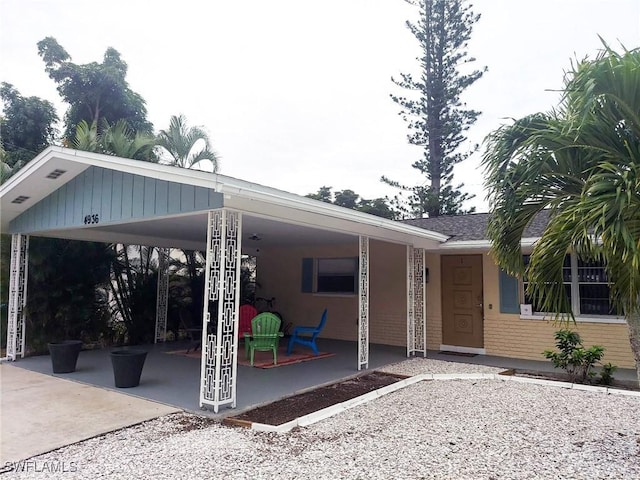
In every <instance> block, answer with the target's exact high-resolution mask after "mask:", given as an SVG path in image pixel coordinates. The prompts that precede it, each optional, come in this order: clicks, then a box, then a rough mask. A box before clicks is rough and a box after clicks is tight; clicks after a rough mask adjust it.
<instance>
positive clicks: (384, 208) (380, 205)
mask: <svg viewBox="0 0 640 480" xmlns="http://www.w3.org/2000/svg"><path fill="white" fill-rule="evenodd" d="M331 188H332V187H327V186H324V187H320V188H319V189H318V191H317V192H316V193H310V194H308V195H306V196H307V197H308V198H313V199H314V200H320V201H321V202H325V203H333V204H334V205H339V206H341V207H345V208H350V209H351V210H357V211H359V212H364V213H369V214H371V215H376V216H378V217H383V218H389V219H391V220H394V219H396V218H397V217H398V215H399V212H398V211H397V210H396V209H394V208H393V206H392V205H391V204H390V203H389V201H388V199H386V198H376V199H373V200H366V199H364V198H361V197H360V195H358V194H357V193H356V192H354V191H353V190H348V189H347V190H339V191H337V192H335V195H334V193H333V192H332V191H331ZM334 197H335V200H334Z"/></svg>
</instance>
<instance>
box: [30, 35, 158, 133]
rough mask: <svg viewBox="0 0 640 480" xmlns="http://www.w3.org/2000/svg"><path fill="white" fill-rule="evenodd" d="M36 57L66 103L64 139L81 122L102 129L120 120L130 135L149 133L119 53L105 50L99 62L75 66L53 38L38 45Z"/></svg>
mask: <svg viewBox="0 0 640 480" xmlns="http://www.w3.org/2000/svg"><path fill="white" fill-rule="evenodd" d="M38 54H39V55H40V57H41V58H42V60H43V61H44V63H45V66H46V67H45V69H46V71H47V73H48V74H49V77H50V78H51V79H52V80H54V81H55V82H56V83H57V84H58V92H59V93H60V95H61V96H62V99H63V100H64V101H65V102H67V103H68V104H69V108H68V110H67V113H66V114H65V125H66V126H65V132H64V136H65V138H71V137H72V136H73V135H74V133H75V128H76V125H78V124H79V123H80V122H81V121H82V120H85V121H86V122H87V123H88V124H89V125H92V124H93V123H94V122H95V124H96V125H98V126H99V127H101V126H102V123H101V122H102V121H103V119H104V120H106V121H107V122H109V123H110V124H113V123H116V122H117V121H119V120H121V119H124V120H126V121H127V123H128V124H129V126H130V128H131V129H133V131H134V132H141V133H149V134H150V133H152V132H153V125H152V124H151V123H150V122H149V121H148V120H147V107H146V104H145V101H144V99H143V98H142V97H141V96H140V95H139V94H138V93H136V92H134V91H133V90H131V88H129V84H128V83H127V81H126V78H125V77H126V75H127V64H126V62H125V61H124V60H122V58H121V57H120V53H118V51H117V50H115V49H113V48H108V49H107V50H106V52H105V54H104V58H103V61H102V63H97V62H91V63H87V64H84V65H78V64H75V63H72V62H71V56H69V54H68V53H67V51H66V50H65V49H64V48H63V47H62V46H61V45H60V44H59V43H58V42H57V40H56V39H55V38H53V37H47V38H45V39H43V40H41V41H39V42H38Z"/></svg>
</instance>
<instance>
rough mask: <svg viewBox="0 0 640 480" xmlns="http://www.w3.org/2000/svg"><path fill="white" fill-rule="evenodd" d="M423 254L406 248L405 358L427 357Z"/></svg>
mask: <svg viewBox="0 0 640 480" xmlns="http://www.w3.org/2000/svg"><path fill="white" fill-rule="evenodd" d="M424 256H425V252H424V249H422V248H413V247H412V246H408V247H407V357H409V356H411V354H413V355H416V354H418V353H422V356H423V357H426V356H427V327H426V308H425V307H426V304H425V295H426V288H425V277H424V264H425V258H424Z"/></svg>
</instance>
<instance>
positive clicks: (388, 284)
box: [257, 240, 407, 346]
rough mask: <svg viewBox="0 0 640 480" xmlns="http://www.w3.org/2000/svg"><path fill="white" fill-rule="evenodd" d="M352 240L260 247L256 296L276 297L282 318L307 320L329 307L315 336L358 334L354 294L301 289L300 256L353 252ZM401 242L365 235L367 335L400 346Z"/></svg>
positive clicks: (403, 306) (403, 302)
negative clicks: (310, 291)
mask: <svg viewBox="0 0 640 480" xmlns="http://www.w3.org/2000/svg"><path fill="white" fill-rule="evenodd" d="M357 256H358V244H357V243H356V242H354V243H353V244H349V245H332V246H323V247H297V248H261V251H260V256H259V257H258V259H257V279H258V283H259V290H258V296H262V297H267V298H270V297H272V296H274V297H276V303H275V309H276V310H278V311H279V312H281V313H282V315H283V318H284V320H285V321H286V322H291V323H292V324H293V325H294V326H295V325H313V324H315V323H317V322H318V321H319V320H320V315H321V313H322V310H323V309H324V308H328V309H329V315H328V317H327V324H326V325H325V328H324V330H323V331H322V334H321V337H324V338H332V339H338V340H350V341H355V340H356V339H357V338H358V296H357V295H328V294H317V293H302V291H301V283H302V259H303V258H331V257H357ZM405 271H406V247H405V246H403V245H396V244H390V243H384V242H379V241H375V240H371V241H370V244H369V298H370V308H369V315H370V318H369V340H370V342H371V343H384V344H387V345H396V346H405V345H406V342H407V340H406V339H407V330H406V316H407V307H406V304H407V301H406V275H405Z"/></svg>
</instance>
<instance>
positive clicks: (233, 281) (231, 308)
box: [200, 209, 242, 413]
mask: <svg viewBox="0 0 640 480" xmlns="http://www.w3.org/2000/svg"><path fill="white" fill-rule="evenodd" d="M241 230H242V215H241V214H240V213H239V212H235V211H232V210H226V209H222V210H212V211H210V212H209V222H208V228H207V262H206V267H205V268H206V270H205V287H204V288H205V292H204V293H205V301H204V308H203V325H202V361H201V370H200V407H204V406H205V405H210V406H213V410H214V412H216V413H218V409H219V408H220V405H224V404H229V403H230V404H231V406H232V407H235V406H236V373H237V368H238V367H237V365H238V364H237V356H238V336H237V334H236V332H237V330H238V308H239V303H240V260H241V258H240V257H241V238H242V237H241ZM210 309H213V312H212V311H210ZM212 321H213V325H211V326H212V327H213V331H212V332H211V333H209V332H210V329H209V326H210V324H211V322H212Z"/></svg>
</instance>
